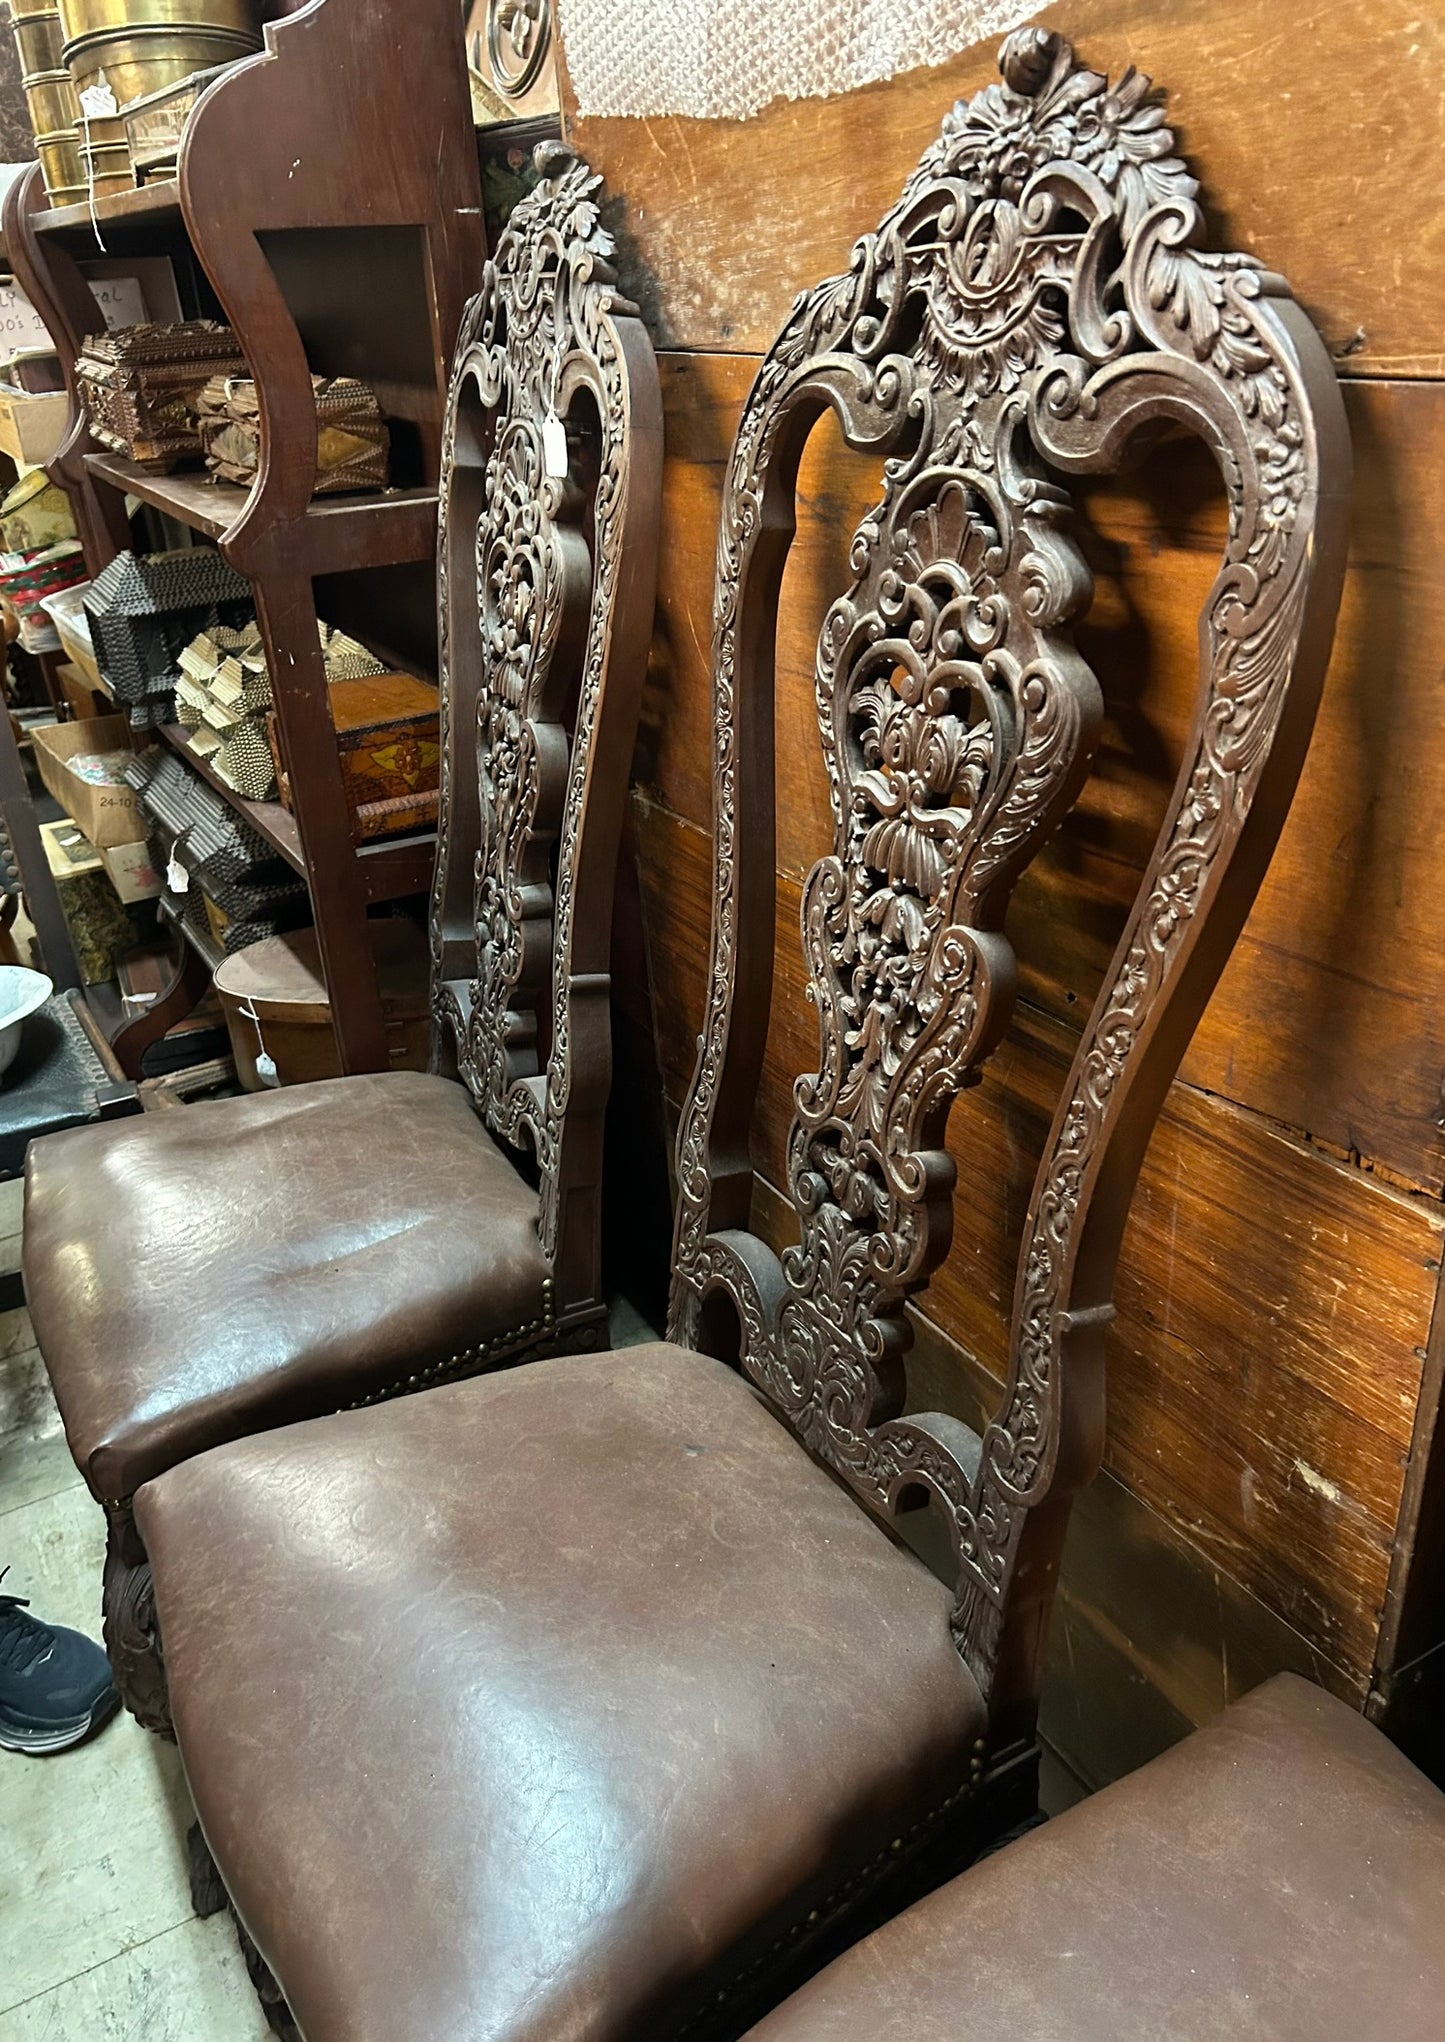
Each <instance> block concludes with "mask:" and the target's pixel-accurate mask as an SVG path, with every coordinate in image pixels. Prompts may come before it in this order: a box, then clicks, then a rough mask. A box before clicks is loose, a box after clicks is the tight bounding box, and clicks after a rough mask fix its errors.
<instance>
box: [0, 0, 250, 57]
mask: <svg viewBox="0 0 1445 2042" xmlns="http://www.w3.org/2000/svg"><path fill="white" fill-rule="evenodd" d="M40 4H41V5H42V6H46V7H56V6H58V7H59V9H60V18H61V21H62V22H63V23H64V25H65V40H66V41H67V42H68V43H73V42H79V41H80V40H81V38H82V37H84V36H88V35H129V34H130V33H131V32H132V31H133V30H134V29H137V28H159V29H164V30H166V31H167V32H169V33H177V34H184V33H185V31H186V30H187V29H191V28H219V29H229V30H230V31H231V32H232V34H236V35H246V36H249V37H250V38H251V43H252V46H253V47H254V48H256V49H259V48H260V46H261V30H260V26H259V21H258V10H257V6H256V0H40ZM15 11H16V12H17V13H25V14H34V13H36V12H37V11H38V10H37V9H36V8H35V7H31V6H28V5H27V6H25V7H23V8H17V9H16V10H15Z"/></svg>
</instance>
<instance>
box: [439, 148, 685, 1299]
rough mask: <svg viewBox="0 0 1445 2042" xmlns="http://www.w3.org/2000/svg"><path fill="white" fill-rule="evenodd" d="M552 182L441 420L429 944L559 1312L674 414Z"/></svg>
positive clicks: (590, 1115) (447, 1023)
mask: <svg viewBox="0 0 1445 2042" xmlns="http://www.w3.org/2000/svg"><path fill="white" fill-rule="evenodd" d="M537 161H538V168H539V170H540V171H541V179H540V182H539V183H538V184H537V186H536V187H535V189H534V190H533V191H531V192H530V193H529V194H528V195H527V196H526V197H525V198H524V199H523V200H522V201H521V202H520V204H519V205H518V206H517V207H516V209H515V211H514V212H513V214H512V216H511V219H510V221H509V223H508V226H507V229H506V231H505V232H504V234H503V235H502V237H501V240H500V242H499V244H498V247H497V251H496V255H495V257H494V258H493V260H492V261H491V262H489V263H488V265H487V269H486V273H485V277H484V281H483V286H482V289H481V291H480V292H479V293H478V295H477V297H476V298H474V299H473V300H472V302H471V304H470V305H469V307H468V309H467V312H466V315H465V318H464V320H463V325H462V332H461V337H460V340H459V342H458V348H457V354H456V360H455V365H454V368H453V374H452V383H451V391H450V396H449V401H448V407H447V417H446V425H445V436H444V441H443V457H442V488H441V527H440V532H439V537H438V556H437V557H438V580H439V595H440V632H441V644H440V663H441V675H442V683H441V685H442V704H443V707H442V718H443V726H442V736H443V754H442V757H443V770H442V788H441V814H440V821H439V828H438V839H439V845H440V849H439V853H438V859H437V871H436V881H435V887H434V893H433V903H432V926H431V934H432V952H433V982H434V987H435V1005H436V1013H437V1019H438V1024H439V1030H440V1032H441V1034H442V1035H443V1037H444V1038H445V1039H447V1040H449V1042H450V1045H451V1048H452V1051H453V1053H454V1056H455V1061H456V1066H457V1069H458V1072H459V1074H460V1075H461V1077H462V1078H463V1079H464V1080H465V1082H466V1083H467V1085H468V1086H469V1087H470V1089H471V1091H472V1094H473V1096H474V1097H475V1099H476V1100H477V1103H478V1105H479V1107H480V1108H481V1110H482V1112H483V1114H484V1116H485V1119H486V1121H487V1124H488V1126H489V1127H490V1129H491V1130H492V1132H493V1133H494V1134H495V1135H497V1136H498V1137H499V1138H500V1139H501V1140H503V1141H505V1142H507V1143H508V1144H510V1145H511V1146H512V1147H514V1148H520V1147H523V1146H525V1147H527V1148H530V1149H531V1150H532V1152H533V1153H534V1155H535V1158H536V1163H537V1169H538V1174H539V1179H540V1189H541V1198H540V1221H539V1225H540V1232H541V1236H542V1243H543V1246H544V1248H545V1250H546V1252H547V1253H548V1254H549V1255H550V1256H551V1257H552V1258H553V1260H554V1265H555V1266H556V1268H557V1282H558V1291H559V1298H558V1308H559V1313H565V1311H566V1309H567V1308H568V1305H569V1304H574V1303H576V1302H577V1301H578V1300H579V1298H580V1299H584V1300H585V1299H588V1298H591V1299H594V1300H595V1298H596V1296H597V1271H596V1267H595V1263H596V1253H595V1236H596V1214H595V1203H596V1189H597V1180H598V1176H599V1171H600V1141H601V1113H602V1109H603V1106H604V1105H605V1101H606V1093H607V1084H608V1078H609V1074H610V1066H609V1054H610V1034H609V1023H608V1004H607V995H608V980H607V964H608V940H609V936H610V925H611V888H612V879H613V873H614V870H615V865H616V857H617V837H618V831H619V829H620V827H621V815H622V804H623V801H624V799H625V793H626V784H627V773H628V767H629V764H630V761H631V756H632V745H633V740H634V736H635V733H636V727H637V712H638V705H639V702H640V696H641V683H642V674H643V670H644V667H645V663H646V649H647V644H648V639H649V636H650V633H651V627H652V603H653V585H654V576H655V556H656V535H657V519H658V496H659V490H660V476H661V400H660V396H659V394H658V385H657V370H656V363H655V361H654V360H653V356H652V350H651V345H650V343H649V342H648V339H647V336H646V333H645V331H644V329H643V328H642V325H641V323H640V321H639V320H638V319H637V317H636V316H635V312H634V308H633V307H632V306H631V305H629V304H628V302H627V300H626V299H624V298H623V297H621V296H620V295H619V293H618V291H617V289H616V287H615V277H614V272H613V268H612V261H611V257H612V242H611V239H610V238H609V236H608V235H607V233H606V232H605V231H604V229H603V228H602V226H601V224H600V221H599V217H598V203H597V190H598V186H599V183H600V179H598V178H597V177H595V176H594V175H593V174H592V173H591V171H589V170H588V168H587V166H586V165H585V164H584V163H582V162H581V161H579V160H578V158H577V157H575V156H574V155H572V153H571V152H570V151H569V150H567V149H564V148H562V147H561V146H560V145H546V144H544V145H543V147H542V148H540V149H539V150H538V152H537ZM604 711H605V713H604ZM569 1209H571V1210H572V1211H573V1212H574V1213H575V1215H576V1217H577V1224H576V1225H575V1226H573V1227H572V1229H571V1231H572V1234H573V1236H575V1239H574V1240H573V1241H572V1242H571V1243H570V1246H569V1243H568V1241H567V1240H566V1239H564V1232H565V1229H566V1223H567V1219H568V1213H569Z"/></svg>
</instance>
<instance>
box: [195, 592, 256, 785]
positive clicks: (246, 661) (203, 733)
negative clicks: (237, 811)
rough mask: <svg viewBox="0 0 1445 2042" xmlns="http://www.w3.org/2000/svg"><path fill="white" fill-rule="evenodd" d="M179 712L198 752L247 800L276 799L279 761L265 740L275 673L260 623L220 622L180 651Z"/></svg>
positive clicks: (198, 634) (227, 783) (199, 633)
mask: <svg viewBox="0 0 1445 2042" xmlns="http://www.w3.org/2000/svg"><path fill="white" fill-rule="evenodd" d="M180 669H181V677H180V679H179V680H178V681H177V682H176V715H177V717H178V718H179V720H180V721H181V722H182V723H183V724H184V725H185V727H186V729H187V730H189V732H190V733H191V738H190V742H191V749H192V750H193V751H196V752H199V753H200V754H201V755H202V757H203V758H205V759H207V760H208V761H209V763H210V766H211V769H212V771H213V772H216V773H218V774H219V775H220V777H221V778H222V779H223V780H224V781H225V783H226V785H227V786H228V787H234V788H235V790H236V792H237V793H238V794H244V795H245V797H246V799H247V800H248V801H274V800H275V798H276V766H275V762H274V760H273V759H272V757H271V747H270V746H269V745H268V744H267V742H266V712H267V710H268V709H269V708H270V707H271V676H270V674H269V673H268V672H267V670H266V653H265V648H264V647H263V645H262V643H261V630H260V626H259V625H258V624H257V623H256V621H255V619H254V618H252V620H251V622H250V623H249V624H246V625H243V626H242V627H241V629H240V630H239V631H234V630H230V629H228V627H227V626H226V625H224V624H217V625H216V626H215V627H214V628H213V629H212V630H210V631H201V632H198V633H197V634H196V636H195V637H194V638H193V639H192V640H191V642H190V644H189V645H188V646H186V648H185V649H184V651H183V652H182V653H181V656H180Z"/></svg>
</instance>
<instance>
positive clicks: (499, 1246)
mask: <svg viewBox="0 0 1445 2042" xmlns="http://www.w3.org/2000/svg"><path fill="white" fill-rule="evenodd" d="M536 1212H537V1201H536V1196H535V1194H534V1193H533V1192H532V1191H531V1190H530V1189H529V1188H528V1186H527V1184H526V1183H525V1181H524V1180H523V1179H522V1178H521V1177H520V1176H519V1175H518V1173H517V1171H516V1170H515V1169H514V1168H513V1167H512V1165H511V1163H510V1162H509V1161H508V1159H507V1157H506V1156H505V1155H504V1154H503V1153H502V1151H501V1150H500V1149H499V1148H498V1147H497V1146H496V1144H495V1143H494V1142H493V1141H492V1140H491V1138H490V1136H489V1135H488V1134H487V1132H486V1130H485V1128H484V1127H483V1126H482V1125H481V1122H480V1121H479V1120H478V1118H477V1114H476V1111H475V1109H474V1108H473V1106H472V1104H471V1101H470V1099H469V1097H468V1094H467V1092H466V1091H465V1089H464V1088H463V1087H462V1086H461V1085H458V1084H453V1083H451V1082H450V1081H449V1080H447V1079H444V1078H436V1077H427V1076H424V1075H423V1074H421V1073H419V1072H408V1071H397V1072H391V1073H386V1074H382V1075H377V1076H369V1077H353V1078H340V1079H332V1080H330V1081H328V1082H326V1083H324V1084H313V1085H298V1086H295V1087H291V1088H288V1089H286V1090H283V1091H276V1092H262V1093H257V1094H254V1095H252V1096H249V1097H247V1098H244V1099H226V1100H222V1101H218V1102H216V1103H214V1104H211V1105H197V1106H188V1107H187V1108H186V1109H185V1110H184V1112H171V1113H153V1114H146V1115H144V1116H143V1117H141V1118H139V1119H133V1120H125V1121H120V1122H117V1123H115V1124H113V1125H109V1126H102V1127H97V1128H76V1129H73V1130H70V1131H67V1132H65V1133H62V1134H57V1135H54V1136H52V1137H50V1138H49V1139H47V1140H46V1141H44V1142H38V1143H36V1144H35V1145H34V1146H33V1147H32V1149H31V1151H30V1157H29V1162H28V1165H27V1172H26V1194H25V1234H24V1264H25V1284H26V1291H27V1295H28V1297H29V1299H30V1305H31V1312H32V1315H33V1317H34V1320H35V1331H36V1338H37V1340H38V1342H39V1344H40V1348H41V1351H42V1352H43V1353H44V1355H45V1360H46V1366H47V1367H48V1369H49V1371H50V1378H51V1381H52V1383H53V1384H54V1387H55V1394H56V1398H57V1400H58V1402H59V1405H60V1410H61V1415H62V1417H63V1418H64V1421H65V1431H66V1437H67V1439H68V1440H69V1443H70V1448H71V1451H72V1453H73V1454H74V1456H75V1459H76V1462H77V1465H78V1466H79V1467H80V1468H81V1471H82V1472H83V1473H84V1475H85V1477H86V1479H87V1481H88V1482H89V1483H90V1486H91V1488H92V1490H93V1491H94V1493H95V1494H96V1495H97V1496H98V1497H100V1498H101V1499H102V1500H112V1499H120V1498H123V1497H126V1496H129V1495H130V1494H131V1493H132V1492H133V1491H134V1490H135V1489H136V1488H137V1487H138V1486H139V1485H140V1484H141V1483H142V1482H144V1481H145V1480H147V1479H148V1478H149V1477H150V1476H152V1475H155V1474H157V1473H158V1472H159V1471H160V1470H161V1469H162V1468H165V1467H169V1466H170V1465H171V1464H172V1463H173V1462H175V1461H177V1460H183V1459H185V1458H186V1457H187V1456H188V1455H190V1454H194V1453H199V1452H201V1451H202V1450H203V1449H204V1448H206V1447H209V1446H215V1445H217V1444H219V1443H220V1442H221V1441H223V1440H227V1439H233V1438H236V1437H237V1436H239V1435H240V1434H242V1433H245V1432H249V1431H254V1430H256V1429H257V1428H258V1427H265V1426H269V1425H276V1424H282V1423H285V1422H287V1421H288V1420H290V1419H294V1418H301V1417H306V1416H309V1415H311V1414H313V1413H316V1412H323V1411H329V1410H334V1409H335V1408H336V1406H337V1405H338V1403H343V1404H349V1403H352V1402H355V1401H356V1400H358V1399H360V1398H364V1397H366V1396H368V1395H370V1394H374V1393H377V1392H381V1391H384V1390H386V1389H388V1388H390V1387H392V1386H393V1385H395V1384H396V1383H397V1380H398V1378H400V1379H401V1380H402V1381H405V1379H406V1375H407V1374H408V1373H414V1372H415V1371H417V1370H419V1369H422V1368H425V1367H429V1366H432V1365H435V1364H437V1363H439V1362H442V1361H444V1360H446V1359H447V1358H448V1357H450V1356H451V1355H453V1354H456V1353H458V1352H460V1351H462V1350H464V1349H466V1348H468V1347H474V1346H475V1345H476V1344H477V1343H478V1342H479V1341H484V1340H486V1339H488V1338H491V1337H493V1336H496V1335H499V1334H502V1333H504V1332H506V1331H508V1330H509V1329H511V1328H514V1327H521V1326H524V1325H527V1324H528V1323H535V1322H537V1321H539V1320H540V1318H541V1315H542V1312H543V1306H544V1297H545V1292H544V1285H545V1284H546V1283H547V1281H548V1278H549V1275H550V1271H549V1268H548V1265H547V1262H546V1259H545V1258H544V1256H543V1254H542V1250H541V1247H540V1244H539V1242H538V1239H537V1230H536Z"/></svg>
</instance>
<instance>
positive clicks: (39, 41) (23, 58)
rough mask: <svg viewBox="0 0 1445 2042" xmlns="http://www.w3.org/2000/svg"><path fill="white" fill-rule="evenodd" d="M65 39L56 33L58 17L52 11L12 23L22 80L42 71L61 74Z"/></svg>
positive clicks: (54, 11) (56, 13)
mask: <svg viewBox="0 0 1445 2042" xmlns="http://www.w3.org/2000/svg"><path fill="white" fill-rule="evenodd" d="M64 41H65V38H64V37H63V36H62V34H61V32H60V15H59V13H58V12H57V11H56V9H55V8H53V7H52V8H50V9H49V10H48V11H47V12H46V13H44V14H31V15H27V16H25V17H24V18H23V19H17V20H16V23H15V47H16V49H17V50H19V52H20V69H21V72H22V74H23V75H24V76H25V77H26V78H34V77H36V76H37V75H38V74H39V73H40V72H42V71H63V70H64V69H65V58H64V56H63V55H62V49H63V46H64Z"/></svg>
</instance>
